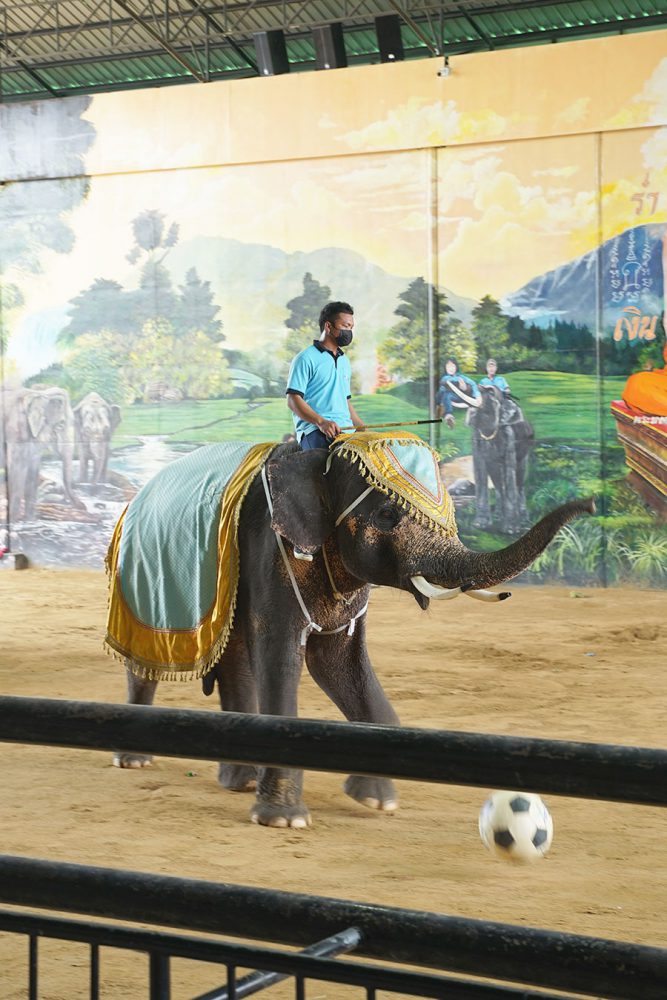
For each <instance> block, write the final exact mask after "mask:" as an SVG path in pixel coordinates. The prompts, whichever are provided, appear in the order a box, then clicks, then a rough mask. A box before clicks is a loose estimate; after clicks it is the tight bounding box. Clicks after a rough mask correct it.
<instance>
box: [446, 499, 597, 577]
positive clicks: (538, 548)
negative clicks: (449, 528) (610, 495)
mask: <svg viewBox="0 0 667 1000" xmlns="http://www.w3.org/2000/svg"><path fill="white" fill-rule="evenodd" d="M594 513H595V502H594V500H593V499H592V498H591V499H588V500H572V501H570V503H566V504H563V506H562V507H558V508H556V510H553V511H551V513H550V514H547V515H546V517H543V518H542V520H541V521H538V522H537V524H535V525H533V527H532V528H530V530H529V531H527V532H526V534H525V535H522V537H521V538H519V539H517V541H516V542H513V543H512V544H511V545H508V546H507V548H505V549H499V550H498V551H496V552H473V551H471V550H470V549H467V548H466V547H465V546H464V545H461V546H460V552H459V553H458V559H456V562H455V572H454V576H455V577H457V579H455V580H452V561H453V560H452V553H451V552H450V553H448V555H447V557H446V558H447V571H446V574H444V575H445V576H446V585H447V586H449V587H451V586H457V587H458V586H463V587H464V589H471V590H480V589H483V588H486V587H494V586H496V585H497V584H499V583H503V582H504V581H505V580H511V579H513V578H514V577H515V576H518V575H519V573H521V572H523V570H524V569H526V568H527V567H528V566H530V564H531V563H532V562H533V561H534V560H535V559H537V557H538V556H539V555H540V553H541V552H543V551H544V549H546V547H547V545H548V544H549V542H550V541H551V540H552V538H553V537H554V535H555V534H556V532H557V531H558V530H559V529H560V528H562V527H563V525H564V524H567V522H568V521H572V520H573V519H574V518H575V517H579V516H580V515H581V514H594ZM455 558H456V557H455ZM435 575H436V578H437V576H438V573H437V569H436V572H435ZM428 576H429V578H430V577H431V574H430V573H429V574H428ZM440 582H441V581H440V580H438V583H440Z"/></svg>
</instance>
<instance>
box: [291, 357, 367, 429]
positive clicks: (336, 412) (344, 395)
mask: <svg viewBox="0 0 667 1000" xmlns="http://www.w3.org/2000/svg"><path fill="white" fill-rule="evenodd" d="M351 377H352V370H351V368H350V362H349V361H348V360H347V358H346V357H345V355H344V354H343V352H342V351H341V350H339V351H338V355H337V356H336V357H334V356H333V354H332V353H331V351H328V350H327V349H326V347H324V346H323V345H322V344H321V343H320V342H319V340H315V341H313V343H312V344H311V345H310V347H306V349H305V350H303V351H300V352H299V354H297V356H296V357H295V358H294V360H293V361H292V364H291V365H290V370H289V375H288V377H287V390H286V392H287V394H288V395H289V394H293V395H296V396H301V397H302V398H303V399H305V401H306V402H307V403H308V405H309V406H312V408H313V409H314V410H315V412H316V413H319V414H320V416H321V417H324V418H325V420H335V422H336V423H337V424H338V426H339V427H347V426H349V425H350V424H351V423H352V418H351V417H350V409H349V407H348V405H347V401H348V399H349V398H350V395H351V394H350V379H351ZM292 416H293V418H294V428H295V430H296V437H297V441H300V440H301V438H302V437H303V435H304V434H310V432H311V431H315V430H317V427H316V426H315V424H309V423H308V422H307V421H306V420H302V419H301V417H297V415H296V413H293V414H292Z"/></svg>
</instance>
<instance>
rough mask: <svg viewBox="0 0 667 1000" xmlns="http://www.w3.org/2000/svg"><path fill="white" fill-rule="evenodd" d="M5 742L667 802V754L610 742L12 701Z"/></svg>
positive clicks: (6, 708) (5, 706) (6, 707)
mask: <svg viewBox="0 0 667 1000" xmlns="http://www.w3.org/2000/svg"><path fill="white" fill-rule="evenodd" d="M0 742H14V743H27V744H30V743H35V744H40V745H42V746H60V747H75V748H76V747H78V748H81V749H83V748H87V749H96V750H109V749H112V750H118V751H135V752H137V753H154V754H158V755H160V756H162V757H187V758H189V759H194V760H197V759H199V760H224V761H230V762H235V763H244V764H259V765H275V766H280V767H302V768H306V769H307V770H310V771H338V772H341V773H352V774H354V773H355V772H356V773H360V765H363V774H370V775H380V776H386V777H392V778H409V779H412V780H414V781H434V782H441V783H444V784H453V785H476V786H478V787H481V788H512V789H517V790H531V789H532V790H534V791H537V792H548V793H551V794H554V795H568V796H574V797H579V798H587V799H606V800H608V801H611V802H632V803H635V804H638V805H653V806H664V805H667V750H654V749H648V748H644V747H629V746H615V745H610V744H604V743H579V742H570V741H566V740H545V739H535V738H529V737H523V736H521V737H519V736H489V735H485V734H481V733H462V732H448V731H441V730H436V729H414V728H413V729H411V728H407V727H405V728H403V727H397V726H377V725H366V724H361V723H351V722H324V721H320V720H317V721H316V720H314V719H285V718H281V717H279V716H266V715H242V714H240V713H236V712H220V713H216V712H210V711H207V712H202V711H194V710H182V709H174V708H157V707H154V706H151V707H147V706H142V705H105V704H98V703H96V702H85V701H61V700H58V699H53V698H18V697H11V696H4V697H0Z"/></svg>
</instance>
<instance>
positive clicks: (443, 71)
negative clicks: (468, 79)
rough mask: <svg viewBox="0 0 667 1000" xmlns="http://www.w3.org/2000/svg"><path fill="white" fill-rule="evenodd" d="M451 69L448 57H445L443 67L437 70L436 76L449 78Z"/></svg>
mask: <svg viewBox="0 0 667 1000" xmlns="http://www.w3.org/2000/svg"><path fill="white" fill-rule="evenodd" d="M451 72H452V71H451V69H450V66H449V56H445V65H444V66H443V67H442V69H439V70H438V76H451Z"/></svg>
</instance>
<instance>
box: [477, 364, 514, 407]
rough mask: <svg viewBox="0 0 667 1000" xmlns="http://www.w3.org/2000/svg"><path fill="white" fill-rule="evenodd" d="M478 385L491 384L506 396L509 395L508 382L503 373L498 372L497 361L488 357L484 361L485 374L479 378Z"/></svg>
mask: <svg viewBox="0 0 667 1000" xmlns="http://www.w3.org/2000/svg"><path fill="white" fill-rule="evenodd" d="M479 384H480V385H493V386H495V387H496V389H500V391H501V392H502V393H503V394H504V395H505V396H506V397H507V398H509V396H510V395H511V392H510V386H509V382H508V381H507V379H506V378H505V376H504V375H499V374H498V362H497V361H495V359H494V358H489V359H488V361H487V362H486V375H485V377H484V378H482V379H480V380H479Z"/></svg>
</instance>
